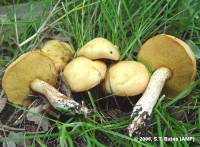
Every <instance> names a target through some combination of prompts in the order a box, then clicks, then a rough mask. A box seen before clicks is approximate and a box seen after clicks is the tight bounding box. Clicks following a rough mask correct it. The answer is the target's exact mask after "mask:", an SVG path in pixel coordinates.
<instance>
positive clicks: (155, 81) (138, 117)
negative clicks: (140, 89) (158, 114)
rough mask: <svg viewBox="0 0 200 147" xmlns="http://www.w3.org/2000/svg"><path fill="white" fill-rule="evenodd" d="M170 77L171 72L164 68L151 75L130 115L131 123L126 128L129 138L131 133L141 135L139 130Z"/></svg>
mask: <svg viewBox="0 0 200 147" xmlns="http://www.w3.org/2000/svg"><path fill="white" fill-rule="evenodd" d="M170 76H171V71H170V70H169V69H168V68H165V67H161V68H159V69H157V70H156V71H155V72H154V73H153V75H152V76H151V79H150V81H149V84H148V86H147V88H146V90H145V92H144V94H143V95H142V97H141V98H140V99H139V101H138V102H137V103H136V105H135V106H134V108H133V112H132V114H131V118H133V121H132V123H131V124H130V125H129V127H128V131H129V136H132V135H133V133H134V134H140V133H141V132H140V129H141V128H143V127H144V126H145V124H146V121H147V119H148V118H149V116H150V115H151V113H152V110H153V107H154V106H155V104H156V102H157V100H158V98H159V96H160V93H161V91H162V89H163V87H164V84H165V81H166V80H167V79H168V78H169V77H170Z"/></svg>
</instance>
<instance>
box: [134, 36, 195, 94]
mask: <svg viewBox="0 0 200 147" xmlns="http://www.w3.org/2000/svg"><path fill="white" fill-rule="evenodd" d="M138 59H139V60H140V61H141V62H143V63H144V64H146V65H148V66H150V67H151V68H152V69H153V70H156V69H157V68H159V67H167V68H169V69H170V70H171V72H172V76H171V78H170V79H169V80H168V81H167V82H166V85H165V87H164V91H163V92H164V94H166V95H167V96H168V97H174V96H177V95H178V94H179V93H180V92H182V91H183V90H184V89H185V88H187V87H188V86H189V85H190V84H191V83H192V82H193V81H194V80H195V76H196V60H195V57H194V54H193V52H192V50H191V49H190V47H189V46H188V45H187V44H186V43H185V42H183V41H182V40H180V39H178V38H176V37H174V36H170V35H166V34H161V35H157V36H155V37H153V38H151V39H149V40H147V41H146V42H145V43H144V45H143V46H142V47H141V50H140V52H139V54H138Z"/></svg>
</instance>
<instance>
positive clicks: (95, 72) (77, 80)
mask: <svg viewBox="0 0 200 147" xmlns="http://www.w3.org/2000/svg"><path fill="white" fill-rule="evenodd" d="M106 69H107V67H106V64H105V63H103V62H101V61H98V60H96V61H92V60H90V59H88V58H86V57H78V58H75V59H73V60H72V61H71V62H69V63H68V64H67V65H66V67H65V69H64V72H63V75H64V78H65V80H66V81H67V83H68V84H69V87H70V88H71V90H72V91H74V92H82V91H86V90H89V89H91V88H93V87H95V86H96V85H98V84H99V83H100V82H101V81H102V80H103V79H104V77H105V74H106Z"/></svg>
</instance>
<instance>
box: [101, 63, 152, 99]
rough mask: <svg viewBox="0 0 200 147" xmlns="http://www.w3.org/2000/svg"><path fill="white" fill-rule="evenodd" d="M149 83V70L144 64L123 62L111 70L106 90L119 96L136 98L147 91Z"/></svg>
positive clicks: (108, 74)
mask: <svg viewBox="0 0 200 147" xmlns="http://www.w3.org/2000/svg"><path fill="white" fill-rule="evenodd" d="M148 81H149V74H148V70H147V69H146V67H145V66H144V65H143V64H142V63H139V62H136V61H121V62H118V63H116V64H114V65H112V66H111V67H110V68H109V70H108V73H107V75H106V78H105V82H104V89H105V91H106V92H107V93H112V94H114V95H117V96H135V95H138V94H140V93H142V92H143V91H144V90H145V88H146V86H147V84H148Z"/></svg>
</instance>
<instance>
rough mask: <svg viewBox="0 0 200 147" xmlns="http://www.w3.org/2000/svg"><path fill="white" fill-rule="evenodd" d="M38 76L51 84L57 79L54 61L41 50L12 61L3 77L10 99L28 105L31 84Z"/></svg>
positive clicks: (3, 84)
mask: <svg viewBox="0 0 200 147" xmlns="http://www.w3.org/2000/svg"><path fill="white" fill-rule="evenodd" d="M35 78H38V79H40V80H43V81H45V82H48V83H49V84H51V85H54V84H55V83H56V80H57V71H56V68H55V64H54V63H53V61H52V60H51V59H50V58H49V57H48V56H46V55H45V54H44V53H42V52H40V51H32V52H28V53H25V54H23V55H21V56H20V57H19V58H17V60H15V61H14V62H13V63H11V64H10V65H9V66H8V68H7V69H6V71H5V74H4V76H3V79H2V86H3V89H4V91H5V93H6V95H7V97H8V101H10V102H12V103H15V104H20V105H24V106H26V105H28V104H29V102H30V100H29V99H28V96H29V94H30V93H31V89H30V84H31V82H32V81H33V80H34V79H35Z"/></svg>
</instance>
